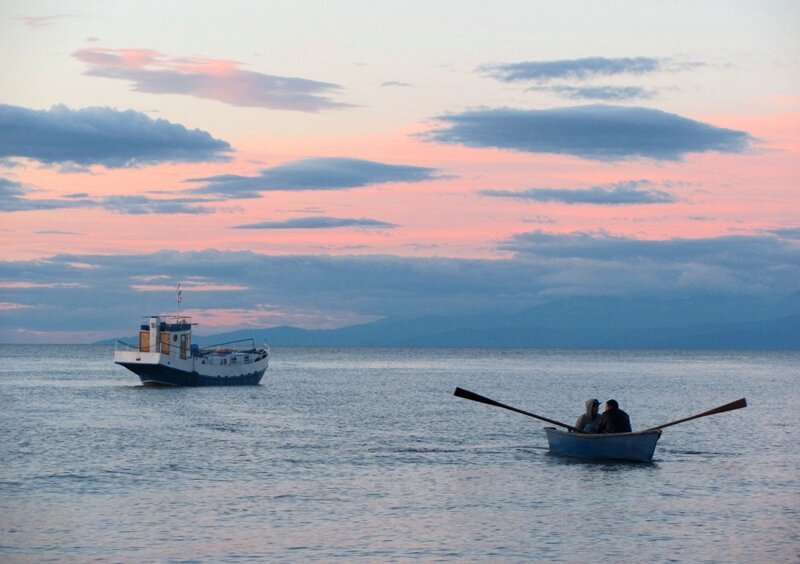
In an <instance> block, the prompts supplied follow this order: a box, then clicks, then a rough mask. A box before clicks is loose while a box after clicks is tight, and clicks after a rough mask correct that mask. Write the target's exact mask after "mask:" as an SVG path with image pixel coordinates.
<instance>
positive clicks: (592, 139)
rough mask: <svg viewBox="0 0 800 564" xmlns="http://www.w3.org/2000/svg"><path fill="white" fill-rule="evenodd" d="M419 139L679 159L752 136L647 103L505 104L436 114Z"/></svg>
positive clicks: (734, 146)
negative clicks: (433, 124)
mask: <svg viewBox="0 0 800 564" xmlns="http://www.w3.org/2000/svg"><path fill="white" fill-rule="evenodd" d="M437 119H438V121H439V122H441V123H442V124H443V125H442V127H439V128H438V129H433V130H430V131H428V132H426V133H424V134H423V135H422V138H423V139H426V140H428V141H435V142H439V143H451V144H458V145H465V146H468V147H495V148H500V149H510V150H514V151H524V152H530V153H551V154H562V155H574V156H577V157H581V158H585V159H593V160H600V161H614V160H621V159H631V158H637V157H646V158H651V159H659V160H680V159H681V158H682V157H684V156H685V155H687V154H690V153H702V152H707V151H718V152H726V153H741V152H744V151H746V150H748V149H749V148H750V146H751V144H752V143H753V142H754V139H753V138H752V137H751V136H750V135H749V134H747V133H746V132H743V131H735V130H732V129H724V128H720V127H715V126H713V125H710V124H706V123H702V122H699V121H695V120H692V119H689V118H685V117H681V116H679V115H676V114H670V113H667V112H662V111H660V110H654V109H650V108H641V107H623V106H609V105H602V104H598V105H589V106H575V107H566V108H553V109H545V110H518V109H510V108H502V109H485V110H474V111H467V112H462V113H458V114H448V115H442V116H438V118H437Z"/></svg>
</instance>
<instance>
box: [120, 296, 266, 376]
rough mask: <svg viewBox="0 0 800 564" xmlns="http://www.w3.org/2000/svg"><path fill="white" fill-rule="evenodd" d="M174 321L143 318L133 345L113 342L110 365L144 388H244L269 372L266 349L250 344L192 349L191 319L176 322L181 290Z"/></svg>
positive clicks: (180, 318) (240, 342) (170, 317)
mask: <svg viewBox="0 0 800 564" xmlns="http://www.w3.org/2000/svg"><path fill="white" fill-rule="evenodd" d="M175 290H176V296H175V304H176V310H175V315H165V316H161V315H151V316H150V317H145V318H144V319H143V321H144V322H143V323H142V324H141V326H140V327H139V344H138V345H130V344H128V343H125V342H122V341H117V342H116V345H115V348H114V362H115V363H117V364H119V365H120V366H124V367H125V368H127V369H128V370H130V371H131V372H133V373H135V374H136V375H138V376H139V379H140V380H141V381H142V384H144V385H145V386H246V385H257V384H259V383H260V382H261V378H262V377H263V376H264V372H266V371H267V368H268V367H269V346H268V345H266V344H264V345H261V346H256V344H255V341H254V340H253V339H243V340H238V341H230V342H227V343H220V344H217V345H211V346H207V347H203V348H200V347H199V346H197V345H193V344H192V326H193V325H196V323H192V320H191V318H189V317H186V316H181V314H180V303H181V285H180V284H178V285H177V286H176V288H175Z"/></svg>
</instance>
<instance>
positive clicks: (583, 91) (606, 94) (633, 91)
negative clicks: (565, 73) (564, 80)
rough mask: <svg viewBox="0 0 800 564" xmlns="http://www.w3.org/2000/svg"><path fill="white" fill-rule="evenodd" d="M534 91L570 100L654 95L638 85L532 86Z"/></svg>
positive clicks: (638, 98)
mask: <svg viewBox="0 0 800 564" xmlns="http://www.w3.org/2000/svg"><path fill="white" fill-rule="evenodd" d="M528 90H529V91H534V92H550V93H552V94H557V95H559V96H563V97H564V98H569V99H570V100H602V101H605V102H622V101H625V100H647V99H649V98H653V97H655V95H656V93H655V92H654V91H652V90H647V89H645V88H640V87H638V86H567V85H553V86H532V87H531V88H529V89H528Z"/></svg>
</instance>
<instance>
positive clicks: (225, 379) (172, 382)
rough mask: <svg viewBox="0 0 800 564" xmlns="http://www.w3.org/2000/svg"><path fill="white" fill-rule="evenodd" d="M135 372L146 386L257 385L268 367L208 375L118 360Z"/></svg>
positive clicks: (121, 364)
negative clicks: (228, 374) (222, 374)
mask: <svg viewBox="0 0 800 564" xmlns="http://www.w3.org/2000/svg"><path fill="white" fill-rule="evenodd" d="M117 364H119V365H120V366H124V367H125V368H127V369H128V370H130V371H131V372H135V373H136V374H137V375H138V376H139V379H140V380H141V381H142V384H144V385H145V386H255V385H258V384H259V383H260V382H261V378H262V377H263V376H264V372H266V370H267V369H266V367H264V368H263V369H260V370H256V371H255V372H250V373H247V374H238V375H236V376H206V375H203V374H198V373H197V372H194V371H192V372H187V371H185V370H177V369H175V368H170V367H169V366H164V365H163V364H137V363H127V362H117Z"/></svg>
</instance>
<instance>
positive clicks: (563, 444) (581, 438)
mask: <svg viewBox="0 0 800 564" xmlns="http://www.w3.org/2000/svg"><path fill="white" fill-rule="evenodd" d="M545 432H546V433H547V442H548V443H549V444H550V452H552V453H555V454H561V455H564V456H573V457H575V458H583V459H586V460H631V461H636V462H650V461H652V460H653V452H655V450H656V443H658V439H659V438H660V437H661V430H660V429H657V430H655V431H640V432H638V433H613V434H588V433H567V432H566V431H561V430H559V429H556V428H554V427H547V428H545Z"/></svg>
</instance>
